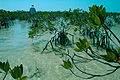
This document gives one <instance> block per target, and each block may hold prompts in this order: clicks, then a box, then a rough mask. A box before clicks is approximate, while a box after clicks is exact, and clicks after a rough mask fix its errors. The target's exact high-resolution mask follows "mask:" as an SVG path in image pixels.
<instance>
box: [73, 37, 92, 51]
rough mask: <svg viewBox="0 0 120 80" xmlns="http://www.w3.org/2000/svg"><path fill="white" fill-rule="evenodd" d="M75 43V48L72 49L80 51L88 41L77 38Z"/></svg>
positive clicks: (86, 46) (87, 45) (85, 46)
mask: <svg viewBox="0 0 120 80" xmlns="http://www.w3.org/2000/svg"><path fill="white" fill-rule="evenodd" d="M75 44H76V46H77V48H74V50H75V51H76V52H82V51H84V50H85V49H87V48H88V47H89V46H90V41H87V40H86V39H83V40H81V39H80V38H79V41H77V42H75Z"/></svg>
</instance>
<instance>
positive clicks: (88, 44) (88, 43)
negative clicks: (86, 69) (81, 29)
mask: <svg viewBox="0 0 120 80" xmlns="http://www.w3.org/2000/svg"><path fill="white" fill-rule="evenodd" d="M89 46H90V41H88V42H87V45H86V49H87V48H88V47H89Z"/></svg>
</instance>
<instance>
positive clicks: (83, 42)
mask: <svg viewBox="0 0 120 80" xmlns="http://www.w3.org/2000/svg"><path fill="white" fill-rule="evenodd" d="M81 45H82V48H83V49H85V48H86V39H83V40H82V44H81Z"/></svg>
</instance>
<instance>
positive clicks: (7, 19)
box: [0, 5, 120, 80]
mask: <svg viewBox="0 0 120 80" xmlns="http://www.w3.org/2000/svg"><path fill="white" fill-rule="evenodd" d="M1 15H2V16H1ZM108 16H109V17H111V16H113V19H114V21H115V22H116V23H120V13H106V10H105V8H104V7H103V6H102V5H101V6H96V5H93V6H92V7H89V12H86V11H83V10H82V9H74V10H73V11H72V10H71V9H69V11H63V12H60V11H57V12H41V11H38V12H36V14H35V15H33V16H30V15H29V12H25V11H15V12H9V11H4V10H0V29H2V28H3V26H4V28H8V27H9V25H10V24H11V23H12V21H13V20H15V19H19V20H27V21H28V22H30V23H32V25H31V26H30V28H31V31H29V38H31V39H34V38H39V37H40V36H42V35H44V33H45V32H49V33H50V34H51V35H53V37H51V38H50V40H48V42H47V43H46V46H45V47H44V48H43V50H42V52H41V53H44V51H45V50H47V48H48V46H49V45H51V47H52V49H53V50H54V49H55V48H56V47H58V45H62V47H64V48H65V50H66V53H65V54H62V57H64V56H65V60H63V64H61V66H63V67H64V68H65V69H68V70H70V71H71V72H72V73H73V74H74V75H75V76H76V77H80V78H84V79H90V78H94V77H103V76H106V75H109V74H112V73H114V72H115V71H117V70H118V69H119V68H120V40H119V38H118V37H117V36H116V35H115V34H114V32H113V31H112V30H111V29H110V26H109V25H107V24H105V20H106V17H108ZM12 24H13V23H12ZM71 30H72V31H73V32H74V33H72V34H71V33H70V32H69V31H71ZM75 32H79V33H78V34H79V35H81V36H83V37H84V38H79V41H77V42H74V36H75V35H76V33H75ZM42 33H43V34H42ZM68 35H70V36H71V40H70V37H68ZM111 35H112V36H113V37H115V39H116V40H117V41H118V44H116V42H114V40H113V39H112V38H111ZM88 38H89V40H90V41H89V40H88ZM112 44H115V46H112ZM70 45H76V46H77V48H74V51H69V48H68V47H69V46H70ZM67 46H68V47H67ZM93 46H94V47H96V49H98V50H99V49H100V48H103V49H105V50H106V53H105V54H104V55H103V54H99V53H98V52H96V51H94V50H93ZM82 53H84V54H86V55H87V57H84V56H82ZM91 62H97V63H98V64H100V65H104V66H105V67H106V66H107V67H110V69H112V70H110V71H107V72H106V73H101V72H100V73H99V72H98V73H95V71H94V70H93V72H94V73H90V72H89V71H87V70H86V71H84V70H82V68H81V67H80V66H79V65H80V64H89V63H91ZM5 64H8V62H6V63H2V62H1V66H2V67H0V68H1V69H2V70H4V69H3V66H4V65H5ZM19 67H21V66H17V67H16V69H17V68H19ZM9 70H11V69H10V68H9ZM9 70H7V72H6V71H5V70H4V71H5V72H6V74H7V73H8V71H9ZM13 70H14V69H13ZM105 70H106V69H105ZM10 72H11V74H12V76H14V73H13V72H14V71H13V72H12V70H11V71H10ZM81 74H82V75H81ZM17 76H18V75H17ZM5 77H6V76H5ZM13 78H15V79H18V78H20V80H21V76H19V77H15V76H14V77H13ZM3 80H4V79H3Z"/></svg>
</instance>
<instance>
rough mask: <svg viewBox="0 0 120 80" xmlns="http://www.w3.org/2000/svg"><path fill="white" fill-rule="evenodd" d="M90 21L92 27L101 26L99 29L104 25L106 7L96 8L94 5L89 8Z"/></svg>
mask: <svg viewBox="0 0 120 80" xmlns="http://www.w3.org/2000/svg"><path fill="white" fill-rule="evenodd" d="M89 11H90V12H89V20H90V22H91V24H89V26H90V27H96V26H99V28H100V27H101V26H102V24H104V21H105V19H106V11H105V7H103V5H101V6H96V5H93V6H92V7H89Z"/></svg>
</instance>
